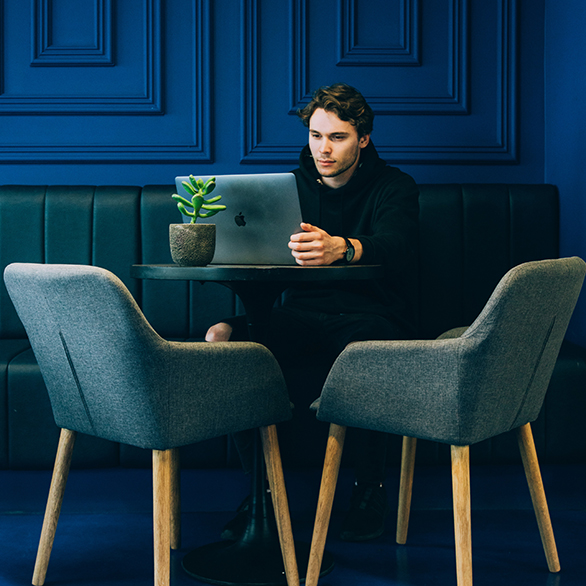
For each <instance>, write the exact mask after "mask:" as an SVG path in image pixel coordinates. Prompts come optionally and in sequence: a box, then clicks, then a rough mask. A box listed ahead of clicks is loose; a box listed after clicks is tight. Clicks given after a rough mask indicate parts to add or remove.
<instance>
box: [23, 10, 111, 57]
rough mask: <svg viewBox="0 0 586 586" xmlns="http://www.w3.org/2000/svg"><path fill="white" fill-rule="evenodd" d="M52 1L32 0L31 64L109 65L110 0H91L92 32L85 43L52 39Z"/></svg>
mask: <svg viewBox="0 0 586 586" xmlns="http://www.w3.org/2000/svg"><path fill="white" fill-rule="evenodd" d="M53 6H54V4H53V0H32V10H31V16H32V44H31V47H32V58H31V66H33V67H68V66H69V67H74V66H85V67H95V66H112V65H114V61H113V52H112V0H94V8H93V11H92V12H93V16H94V22H93V34H92V38H91V39H88V42H87V44H85V45H78V46H69V45H61V46H60V45H58V44H56V43H55V42H54V40H53V24H54V14H53Z"/></svg>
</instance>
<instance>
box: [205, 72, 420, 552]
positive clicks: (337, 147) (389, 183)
mask: <svg viewBox="0 0 586 586" xmlns="http://www.w3.org/2000/svg"><path fill="white" fill-rule="evenodd" d="M298 114H299V116H300V118H301V120H302V121H303V123H304V124H305V125H306V126H307V127H308V128H309V144H308V145H307V146H306V147H305V148H304V149H303V150H302V152H301V155H300V159H299V168H298V169H296V170H295V171H294V174H295V176H296V179H297V187H298V191H299V200H300V204H301V212H302V217H303V220H304V222H303V223H302V224H301V232H299V233H297V234H293V235H292V236H291V239H290V242H289V248H290V249H291V254H292V255H293V256H294V257H295V259H296V262H297V263H298V264H300V265H303V266H309V265H330V264H333V263H348V264H355V263H364V264H382V265H384V266H385V268H386V271H385V276H384V277H383V278H381V279H379V280H376V281H374V282H368V283H366V284H365V283H364V282H359V281H357V282H341V283H340V282H338V283H335V284H307V285H300V286H297V287H294V288H291V289H289V290H288V291H287V292H286V295H285V299H284V301H283V305H282V307H281V308H279V309H275V310H273V314H272V320H271V331H270V334H269V340H268V342H267V345H268V346H269V348H270V349H271V350H272V351H273V353H274V354H275V357H276V358H277V360H278V361H279V363H280V364H281V366H282V367H283V371H284V373H285V377H286V378H289V377H288V376H287V373H288V372H290V371H291V370H292V369H293V370H294V371H296V372H297V373H299V372H300V371H301V372H302V373H303V375H305V371H304V370H303V366H304V361H307V359H308V357H310V356H311V357H315V356H316V355H319V356H320V357H321V359H322V364H323V365H324V366H325V369H324V371H325V372H327V370H328V369H329V367H330V366H331V364H332V363H333V361H334V359H335V357H336V356H337V355H338V354H339V353H340V352H341V351H342V350H343V349H344V347H345V346H346V345H347V344H349V343H350V342H354V341H360V340H396V339H407V338H412V337H413V336H414V335H415V318H414V308H413V307H412V299H413V297H414V295H415V291H416V282H417V225H418V209H419V208H418V189H417V186H416V184H415V182H414V181H413V179H412V178H411V177H409V176H408V175H406V174H405V173H403V172H401V171H400V170H398V169H396V168H394V167H389V166H387V165H386V163H385V162H384V161H383V160H382V159H380V158H379V156H378V154H377V152H376V149H375V148H374V145H373V144H372V141H371V138H370V135H371V132H372V123H373V119H374V113H373V112H372V110H371V108H370V107H369V105H368V104H367V103H366V100H365V99H364V97H363V96H362V95H361V94H360V93H359V92H358V91H357V90H356V89H354V88H352V87H350V86H348V85H345V84H334V85H332V86H329V87H323V88H320V89H319V90H317V91H316V92H315V94H314V95H313V99H312V100H311V102H310V103H309V104H308V105H307V106H306V107H305V108H304V109H303V110H300V111H299V112H298ZM244 326H245V323H244V321H243V320H242V319H238V318H237V319H234V318H232V319H227V320H225V321H224V322H222V323H219V324H216V325H214V326H212V327H211V328H210V329H209V330H208V332H207V335H206V340H208V341H210V342H213V341H226V340H229V339H233V340H234V339H246V331H245V327H244ZM288 382H289V380H288ZM304 382H305V381H304ZM308 382H309V381H308ZM312 382H313V384H314V387H313V389H314V392H315V396H317V395H319V390H320V389H321V385H322V384H323V379H319V380H317V381H315V380H314V381H312ZM289 388H290V392H291V394H292V397H291V400H292V401H293V403H296V393H298V392H300V390H299V391H298V385H292V384H289ZM315 396H314V398H315ZM363 436H364V437H363V438H362V441H363V442H364V445H363V446H362V448H363V449H364V450H365V451H364V457H363V458H359V460H360V464H359V466H358V467H357V470H356V483H355V486H354V488H353V494H352V502H351V507H350V512H349V513H348V515H347V517H346V519H345V520H344V523H343V527H342V532H341V538H342V539H345V540H348V541H366V540H369V539H374V538H375V537H378V536H379V535H381V534H382V532H383V531H384V520H385V517H386V515H387V513H388V509H387V500H386V492H385V489H384V485H383V481H384V469H385V455H386V439H387V438H386V436H385V435H384V434H378V433H374V432H369V433H366V432H363ZM242 452H243V450H240V453H241V456H242ZM245 468H246V465H245ZM237 524H238V522H237V520H235V521H234V524H233V525H232V526H230V524H229V526H227V533H226V536H229V534H230V531H231V530H232V529H234V528H235V527H236V525H237Z"/></svg>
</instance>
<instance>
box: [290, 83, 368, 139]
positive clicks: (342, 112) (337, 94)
mask: <svg viewBox="0 0 586 586" xmlns="http://www.w3.org/2000/svg"><path fill="white" fill-rule="evenodd" d="M319 108H321V109H323V110H325V111H326V112H334V113H335V114H336V115H337V116H338V118H339V119H340V120H344V121H345V122H350V124H352V125H353V126H356V131H357V132H358V137H359V138H362V137H363V136H365V135H366V134H370V133H371V132H372V122H373V120H374V112H373V111H372V108H371V107H370V106H369V105H368V104H367V102H366V100H365V99H364V96H363V95H362V94H361V93H360V92H359V91H358V90H357V89H355V88H353V87H352V86H349V85H347V84H345V83H335V84H333V85H330V86H323V87H320V88H319V89H318V90H316V91H315V92H314V94H313V97H312V99H311V102H309V104H307V106H305V108H303V109H302V110H297V115H298V116H299V118H301V120H302V121H303V124H305V126H307V127H309V120H310V118H311V117H312V116H313V113H314V112H315V111H316V110H317V109H319Z"/></svg>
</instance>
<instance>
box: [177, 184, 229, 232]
mask: <svg viewBox="0 0 586 586" xmlns="http://www.w3.org/2000/svg"><path fill="white" fill-rule="evenodd" d="M182 185H183V188H184V189H185V191H186V192H187V193H188V195H190V196H191V201H189V200H188V199H186V198H184V197H182V196H181V195H178V194H177V193H174V194H173V195H172V196H171V197H172V198H173V199H174V200H175V201H176V202H177V208H178V209H179V211H180V212H181V213H182V214H183V215H184V216H187V217H189V218H191V223H192V224H194V223H195V222H196V221H197V218H209V217H211V216H214V215H216V214H217V213H218V212H221V211H223V210H225V209H226V206H225V205H222V204H219V205H213V204H215V202H217V201H220V200H221V199H222V196H221V195H216V196H215V197H211V198H210V199H204V196H206V195H209V194H210V193H211V192H212V191H214V189H215V188H216V178H215V177H210V178H209V179H208V180H207V181H206V182H205V183H204V181H203V179H196V178H195V177H194V176H193V175H190V176H189V182H187V181H182ZM186 206H187V207H190V208H192V210H193V211H189V210H188V209H187V208H186ZM202 209H203V210H206V211H205V212H202V211H201V210H202Z"/></svg>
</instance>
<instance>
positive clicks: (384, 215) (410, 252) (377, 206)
mask: <svg viewBox="0 0 586 586" xmlns="http://www.w3.org/2000/svg"><path fill="white" fill-rule="evenodd" d="M377 183H378V185H377V186H376V187H375V188H374V189H373V197H372V200H371V202H370V205H369V208H368V209H367V210H365V212H366V213H365V215H364V216H363V217H365V219H366V217H368V216H369V217H368V219H369V221H368V222H363V223H362V224H361V225H360V226H357V228H359V229H360V228H362V229H363V230H364V232H363V233H358V234H356V236H354V237H355V238H358V239H359V240H360V241H361V243H362V247H363V254H362V258H361V259H360V263H361V264H383V265H385V266H386V267H387V270H388V271H389V272H390V273H402V272H403V271H404V270H405V269H406V268H408V267H412V266H413V263H415V262H417V243H418V223H419V189H418V188H417V184H416V183H415V181H414V180H413V179H412V178H411V177H410V176H409V175H407V174H405V173H400V174H399V175H398V176H397V177H396V178H394V179H393V180H391V181H390V182H389V177H388V175H387V176H386V177H383V178H381V180H380V181H379V182H377Z"/></svg>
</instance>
